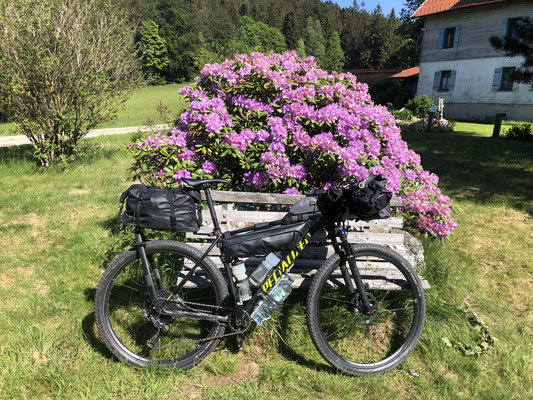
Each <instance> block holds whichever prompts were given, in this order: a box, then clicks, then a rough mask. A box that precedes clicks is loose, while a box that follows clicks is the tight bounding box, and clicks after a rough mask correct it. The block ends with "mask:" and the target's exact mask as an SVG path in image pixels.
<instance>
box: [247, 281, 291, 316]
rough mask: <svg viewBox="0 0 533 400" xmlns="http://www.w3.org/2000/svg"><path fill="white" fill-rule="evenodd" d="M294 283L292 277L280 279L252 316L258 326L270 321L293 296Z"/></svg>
mask: <svg viewBox="0 0 533 400" xmlns="http://www.w3.org/2000/svg"><path fill="white" fill-rule="evenodd" d="M292 282H294V279H293V278H292V277H290V276H287V277H284V278H282V279H280V280H279V281H278V282H277V283H276V284H275V285H274V287H273V288H272V289H271V290H270V293H269V294H268V297H267V298H266V299H265V300H263V301H262V302H260V303H259V305H258V306H257V307H256V308H255V310H254V311H253V312H252V315H251V317H252V319H253V320H254V321H255V322H256V323H257V325H262V324H263V322H265V321H266V320H267V319H269V318H270V316H271V315H272V313H273V312H274V311H275V310H277V309H278V308H279V306H280V305H281V303H282V302H283V300H285V299H286V298H287V297H288V296H289V294H291V292H292Z"/></svg>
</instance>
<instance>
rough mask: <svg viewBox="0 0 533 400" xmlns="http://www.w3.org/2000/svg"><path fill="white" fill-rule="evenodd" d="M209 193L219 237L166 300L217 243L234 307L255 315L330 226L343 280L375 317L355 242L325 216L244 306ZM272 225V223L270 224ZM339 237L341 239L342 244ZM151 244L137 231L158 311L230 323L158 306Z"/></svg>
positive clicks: (137, 246) (208, 195) (223, 317)
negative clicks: (315, 237)
mask: <svg viewBox="0 0 533 400" xmlns="http://www.w3.org/2000/svg"><path fill="white" fill-rule="evenodd" d="M204 191H205V194H206V200H207V205H208V207H209V212H210V214H211V219H212V221H213V227H214V229H213V232H212V233H211V234H210V235H211V236H215V240H214V241H213V242H212V243H211V245H210V246H209V248H208V249H207V250H206V251H205V252H204V254H203V255H202V256H201V257H200V259H198V261H197V262H196V263H195V264H194V266H193V267H192V268H191V270H190V271H189V272H188V273H187V275H185V277H184V278H183V280H181V282H180V283H179V284H178V285H177V286H176V287H175V288H174V289H172V291H171V294H170V295H169V296H168V298H167V299H166V302H168V301H170V300H171V299H172V297H173V296H174V295H176V294H177V293H178V292H179V290H180V289H181V288H182V287H183V286H184V285H185V283H186V282H187V280H188V279H189V278H190V277H191V276H192V275H193V274H194V273H195V271H196V270H197V269H198V267H199V266H200V264H201V263H202V262H203V261H204V260H205V258H206V257H207V256H208V254H209V253H210V252H211V250H213V248H214V247H215V246H217V247H219V248H220V253H221V256H220V258H221V260H222V263H223V265H224V270H225V274H224V275H225V278H226V284H227V286H228V288H229V291H230V294H231V297H232V299H233V304H232V305H233V306H234V309H235V308H237V310H239V312H242V311H245V312H246V313H248V314H251V313H252V312H253V310H254V309H255V307H256V305H257V304H258V303H259V301H261V299H263V298H266V295H267V294H268V292H269V290H270V289H271V288H272V287H273V286H274V285H275V283H276V282H277V281H278V280H279V279H280V278H281V277H282V276H283V275H285V274H288V272H289V271H290V270H291V268H292V267H293V266H294V261H295V260H296V258H297V257H298V256H299V255H301V253H302V252H303V250H304V249H305V247H306V246H307V245H308V244H309V240H310V239H311V237H312V236H313V235H314V234H315V233H317V232H318V231H319V230H320V229H322V228H326V231H327V238H328V239H329V240H330V241H331V244H332V245H333V248H334V250H335V252H336V253H337V254H339V255H340V256H341V261H340V265H339V267H340V270H341V273H342V276H343V279H344V281H345V284H346V287H347V289H348V292H349V294H350V295H354V294H355V292H356V291H357V292H358V293H359V295H360V296H361V301H362V303H363V305H364V307H365V310H366V312H367V313H368V315H371V316H373V315H374V309H373V307H372V306H371V304H370V302H369V299H368V295H367V292H366V288H365V285H364V283H363V280H362V278H361V274H360V273H359V270H358V268H357V266H356V263H355V257H354V254H353V249H352V247H351V245H350V244H349V243H348V238H347V234H346V231H345V230H344V229H342V228H340V227H339V226H338V225H337V224H334V223H333V224H332V223H330V222H329V221H328V220H327V218H326V217H325V216H321V217H320V218H319V219H318V220H316V221H315V222H314V223H313V224H312V225H311V226H310V228H309V230H308V231H307V232H306V233H305V234H304V235H302V238H301V239H300V240H299V242H298V244H297V245H296V247H295V248H294V249H293V250H291V251H289V253H288V255H287V256H286V257H285V258H284V259H282V260H280V261H279V263H278V265H276V266H275V267H274V268H272V270H271V271H270V272H269V273H268V275H267V277H266V278H265V280H264V281H263V283H262V284H261V286H260V287H259V288H258V289H257V290H256V291H255V293H254V294H253V296H252V298H251V299H250V300H249V301H248V302H247V303H246V305H245V306H244V307H243V304H242V301H241V300H240V299H239V295H238V290H237V289H238V287H237V286H236V282H235V281H234V279H233V274H232V270H231V266H230V264H229V261H230V260H229V259H228V258H229V257H227V255H226V253H225V251H224V246H223V244H222V243H221V242H222V239H223V233H222V231H221V229H220V225H219V223H218V218H217V215H216V211H215V208H214V205H213V200H212V197H211V193H210V191H209V189H207V188H204ZM266 226H268V224H267V225H266ZM253 229H254V228H253V227H250V228H242V229H237V230H234V231H230V232H228V233H229V234H230V235H231V234H234V233H243V232H246V231H251V230H253ZM337 239H340V243H339V241H338V240H337ZM146 244H147V240H146V238H145V236H144V234H143V232H142V230H141V229H138V230H136V232H135V244H134V245H133V247H134V248H135V249H136V251H137V256H138V257H139V258H140V259H141V263H142V267H143V271H144V275H145V279H146V284H147V286H148V289H149V294H150V297H151V299H152V304H154V305H155V306H154V307H156V312H157V313H158V314H159V315H168V316H171V317H173V318H180V317H193V318H197V319H204V320H210V321H214V322H219V323H227V322H229V317H228V316H226V315H214V314H210V313H207V312H203V311H201V310H197V311H196V312H192V311H165V310H163V306H164V305H165V304H166V302H164V303H163V304H161V305H158V303H157V301H156V300H157V294H156V289H155V286H154V279H155V283H156V284H157V286H158V287H159V288H160V289H161V288H162V283H161V278H160V276H159V271H158V269H157V266H156V265H155V262H154V260H153V259H152V258H151V257H150V256H147V255H146V251H145V246H146ZM346 262H348V265H349V268H350V272H351V274H352V277H353V279H354V281H355V287H354V285H353V282H352V279H351V277H350V274H349V271H348V269H347V268H346ZM152 274H153V276H154V279H152Z"/></svg>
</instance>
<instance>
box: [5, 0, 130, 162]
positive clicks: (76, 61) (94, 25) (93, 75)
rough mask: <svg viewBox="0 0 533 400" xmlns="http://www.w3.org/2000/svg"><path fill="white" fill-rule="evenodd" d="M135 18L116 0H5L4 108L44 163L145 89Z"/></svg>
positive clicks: (71, 152)
mask: <svg viewBox="0 0 533 400" xmlns="http://www.w3.org/2000/svg"><path fill="white" fill-rule="evenodd" d="M132 28H133V27H132V23H131V21H130V20H129V19H128V18H127V16H126V15H125V14H124V12H123V11H121V10H120V9H119V8H118V6H116V5H114V3H113V2H112V1H110V0H88V1H56V0H43V1H38V2H35V1H32V0H8V1H1V2H0V82H2V84H1V85H0V108H1V109H3V110H4V111H5V112H7V117H8V118H9V120H10V121H11V122H13V123H15V125H16V126H17V127H18V129H20V131H21V132H22V133H23V134H25V135H26V136H27V137H28V139H29V140H30V141H31V143H32V144H33V146H34V147H35V153H34V154H35V156H36V157H37V158H38V159H39V160H40V162H41V165H42V166H43V167H48V166H50V165H52V164H54V163H65V162H69V161H71V160H72V159H73V158H75V157H76V155H77V153H76V152H77V145H78V141H79V139H81V138H82V137H83V136H85V135H86V133H87V131H88V130H89V129H91V128H94V127H95V126H97V125H98V124H99V123H101V122H103V121H105V120H108V119H110V118H112V117H113V116H114V111H115V110H116V109H117V107H118V106H119V105H120V104H122V102H123V100H124V99H125V98H126V95H127V93H128V92H130V91H132V90H133V89H136V88H138V87H139V78H140V75H139V65H138V61H137V59H136V56H135V44H134V32H133V29H132Z"/></svg>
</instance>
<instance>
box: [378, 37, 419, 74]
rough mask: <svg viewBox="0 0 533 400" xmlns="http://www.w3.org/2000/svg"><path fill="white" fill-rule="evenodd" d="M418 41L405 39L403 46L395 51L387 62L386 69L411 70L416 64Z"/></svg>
mask: <svg viewBox="0 0 533 400" xmlns="http://www.w3.org/2000/svg"><path fill="white" fill-rule="evenodd" d="M415 54H416V41H415V40H414V39H405V40H404V41H403V42H402V44H401V45H400V46H399V47H397V48H396V49H394V50H393V51H392V52H391V53H390V55H389V57H388V58H387V61H386V62H385V67H386V68H409V67H412V66H413V65H414V63H415Z"/></svg>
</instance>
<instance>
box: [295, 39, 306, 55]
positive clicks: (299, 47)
mask: <svg viewBox="0 0 533 400" xmlns="http://www.w3.org/2000/svg"><path fill="white" fill-rule="evenodd" d="M296 52H297V53H298V55H299V56H300V57H307V54H306V53H305V43H304V40H303V39H298V41H297V42H296Z"/></svg>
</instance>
